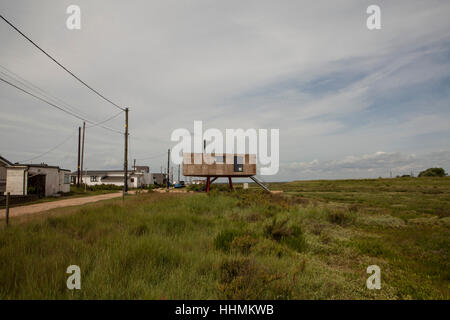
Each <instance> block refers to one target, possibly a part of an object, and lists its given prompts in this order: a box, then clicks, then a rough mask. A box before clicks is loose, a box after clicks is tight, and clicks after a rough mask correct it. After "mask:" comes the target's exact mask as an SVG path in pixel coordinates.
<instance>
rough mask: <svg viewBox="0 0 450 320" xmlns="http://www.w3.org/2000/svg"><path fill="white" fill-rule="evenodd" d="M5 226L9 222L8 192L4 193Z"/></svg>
mask: <svg viewBox="0 0 450 320" xmlns="http://www.w3.org/2000/svg"><path fill="white" fill-rule="evenodd" d="M5 213H6V226H8V224H9V192H8V193H6V210H5Z"/></svg>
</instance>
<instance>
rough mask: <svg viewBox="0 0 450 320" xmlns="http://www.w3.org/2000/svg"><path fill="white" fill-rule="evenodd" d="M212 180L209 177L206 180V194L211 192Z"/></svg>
mask: <svg viewBox="0 0 450 320" xmlns="http://www.w3.org/2000/svg"><path fill="white" fill-rule="evenodd" d="M209 185H210V178H209V176H208V177H207V178H206V192H209Z"/></svg>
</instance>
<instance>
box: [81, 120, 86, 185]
mask: <svg viewBox="0 0 450 320" xmlns="http://www.w3.org/2000/svg"><path fill="white" fill-rule="evenodd" d="M85 134H86V122H85V121H83V139H82V140H83V142H82V144H81V169H80V179H81V185H83V163H84V135H85ZM84 182H85V183H86V181H84Z"/></svg>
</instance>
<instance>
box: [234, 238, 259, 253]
mask: <svg viewBox="0 0 450 320" xmlns="http://www.w3.org/2000/svg"><path fill="white" fill-rule="evenodd" d="M257 242H258V240H256V239H255V238H253V237H251V236H250V235H248V234H247V235H244V236H240V237H235V238H233V241H231V244H230V248H231V249H232V250H236V251H238V252H240V253H242V254H245V255H247V254H249V253H250V250H251V248H252V247H253V246H254V245H255V244H256V243H257Z"/></svg>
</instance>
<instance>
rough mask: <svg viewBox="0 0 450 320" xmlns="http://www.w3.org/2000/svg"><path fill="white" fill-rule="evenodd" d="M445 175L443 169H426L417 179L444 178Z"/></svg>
mask: <svg viewBox="0 0 450 320" xmlns="http://www.w3.org/2000/svg"><path fill="white" fill-rule="evenodd" d="M446 175H447V173H445V170H444V169H443V168H428V169H427V170H424V171H422V172H421V173H419V177H445V176H446Z"/></svg>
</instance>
